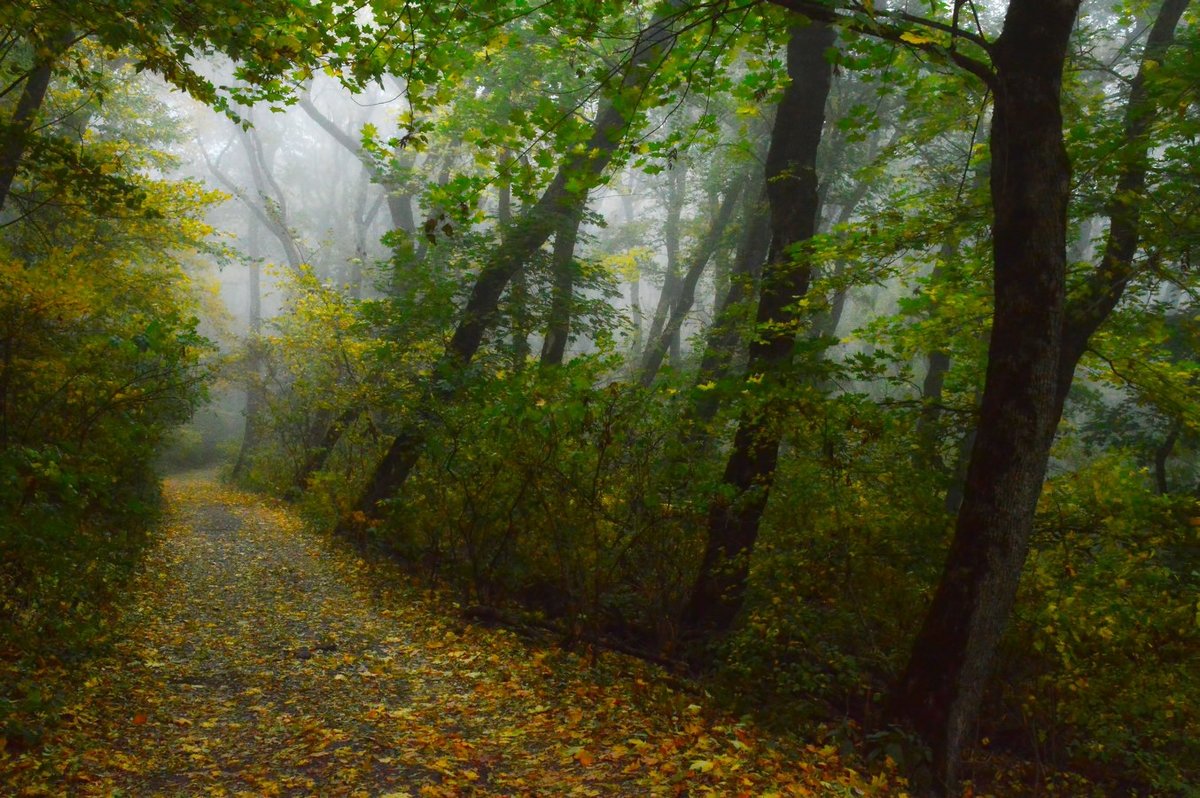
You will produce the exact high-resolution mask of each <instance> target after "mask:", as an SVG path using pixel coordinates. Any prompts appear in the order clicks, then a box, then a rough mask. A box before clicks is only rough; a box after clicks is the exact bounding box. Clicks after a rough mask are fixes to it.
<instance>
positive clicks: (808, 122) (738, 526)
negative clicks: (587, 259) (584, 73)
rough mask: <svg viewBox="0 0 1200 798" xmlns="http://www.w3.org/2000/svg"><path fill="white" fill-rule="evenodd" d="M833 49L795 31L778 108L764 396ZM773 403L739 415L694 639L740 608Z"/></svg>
mask: <svg viewBox="0 0 1200 798" xmlns="http://www.w3.org/2000/svg"><path fill="white" fill-rule="evenodd" d="M833 43H834V31H833V28H831V27H830V26H828V25H826V24H824V23H821V22H816V21H814V22H811V23H809V24H808V25H806V26H804V27H797V28H794V29H793V30H792V34H791V39H790V40H789V42H788V49H787V58H788V75H789V76H790V77H791V79H792V83H791V85H790V86H789V87H788V89H787V91H786V92H785V93H784V96H783V99H782V100H781V101H780V104H779V110H778V113H777V116H776V118H775V128H774V131H773V133H772V138H771V148H770V151H769V152H768V154H767V164H766V178H767V196H768V198H769V200H770V207H771V228H772V234H773V235H772V241H771V250H770V255H769V258H768V261H767V267H766V269H765V270H764V273H763V279H762V289H761V294H760V297H759V302H758V314H757V319H756V320H757V322H758V327H759V331H760V334H759V337H757V338H756V339H755V340H754V341H752V342H751V344H750V363H749V372H750V373H751V374H755V375H762V377H763V382H764V387H765V388H767V389H771V388H774V387H778V386H779V385H781V384H782V383H783V382H784V380H785V379H786V372H787V371H788V370H789V369H788V367H789V365H790V362H791V358H792V353H793V351H794V349H795V343H796V334H797V330H796V326H797V323H798V321H799V318H798V316H797V313H796V309H795V303H796V301H797V300H798V299H800V298H801V297H803V296H804V294H805V293H806V292H807V291H808V287H809V283H810V280H811V276H812V265H811V262H810V261H809V260H808V258H807V256H806V255H805V254H804V253H803V252H799V251H797V247H796V245H798V244H802V243H803V242H805V241H807V240H808V239H810V238H812V236H813V234H814V233H815V232H816V227H817V205H818V197H817V170H816V162H817V148H818V146H819V145H820V143H821V132H822V128H823V127H824V120H825V102H826V100H827V99H828V97H829V88H830V83H831V81H832V74H833V69H832V66H831V64H830V61H829V59H828V58H826V56H825V51H826V50H828V49H829V48H830V47H832V46H833ZM769 405H770V402H769V401H768V407H765V408H760V409H758V410H748V411H746V412H745V413H743V415H742V418H741V420H740V422H739V424H738V430H737V434H736V435H735V437H734V443H733V451H732V452H731V454H730V457H729V460H728V462H727V464H726V466H725V475H724V479H723V481H724V485H725V487H726V488H727V491H728V494H727V495H722V496H720V497H718V498H715V499H714V500H713V502H712V505H711V506H710V508H709V515H708V537H707V542H706V547H705V551H704V559H703V562H702V563H701V566H700V574H699V576H698V577H697V579H696V584H695V586H694V588H693V590H692V595H691V597H690V599H689V601H688V605H687V607H686V608H685V610H684V615H683V619H682V620H683V625H684V628H685V629H687V630H688V631H689V632H690V633H692V634H694V635H711V634H720V633H723V632H726V631H728V629H729V628H730V627H731V626H732V625H733V621H734V618H735V617H736V615H737V612H738V610H739V609H740V608H741V605H742V599H743V597H744V595H745V590H746V579H747V576H748V575H749V566H750V555H751V553H752V551H753V548H754V544H755V541H756V540H757V537H758V525H759V521H760V519H761V518H762V512H763V508H764V507H765V506H766V501H767V495H768V492H769V491H770V487H771V482H772V480H773V479H774V476H775V465H776V462H777V460H778V457H779V440H780V437H779V433H778V431H777V429H776V428H775V427H774V426H773V425H772V424H770V423H769V416H770V415H771V413H772V409H771V408H770V407H769Z"/></svg>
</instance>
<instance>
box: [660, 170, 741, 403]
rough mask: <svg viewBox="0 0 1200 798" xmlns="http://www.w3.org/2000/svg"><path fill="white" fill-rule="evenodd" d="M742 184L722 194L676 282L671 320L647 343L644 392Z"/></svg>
mask: <svg viewBox="0 0 1200 798" xmlns="http://www.w3.org/2000/svg"><path fill="white" fill-rule="evenodd" d="M743 182H744V181H742V180H738V181H737V182H736V183H735V184H734V185H731V186H730V187H729V188H727V189H726V190H725V198H724V200H722V202H721V205H720V207H719V208H717V209H716V211H715V213H714V214H713V218H712V222H711V224H710V225H709V228H708V233H707V234H706V235H705V236H704V240H703V241H701V242H700V244H699V246H698V247H697V248H696V251H695V252H693V253H692V260H691V263H690V264H689V265H688V269H687V271H686V272H685V273H684V275H683V277H682V279H681V280H680V281H679V286H678V288H677V290H676V296H675V302H674V304H673V305H672V307H671V317H670V319H668V321H667V323H666V325H665V326H664V327H663V329H662V332H661V333H659V336H658V339H657V340H651V341H650V344H649V346H648V347H647V348H646V352H645V354H644V355H643V357H642V376H641V380H640V382H641V383H642V385H643V386H645V387H647V388H648V387H650V386H651V385H652V384H653V383H654V378H655V377H656V376H657V375H658V369H659V367H660V366H661V365H662V361H663V358H664V357H666V355H667V352H668V351H669V350H670V348H671V346H672V344H673V342H676V341H678V340H679V331H680V329H682V327H683V320H684V317H685V316H687V314H688V313H689V312H691V310H692V304H693V303H694V302H695V301H696V285H697V284H698V283H699V282H700V276H701V275H702V274H703V273H704V269H705V268H706V267H707V266H708V262H709V261H710V260H712V257H713V253H715V252H716V251H717V247H718V245H720V243H721V237H722V236H723V235H724V234H725V227H726V226H727V225H728V224H729V219H730V218H731V217H732V216H733V209H734V208H735V207H737V203H738V200H739V199H741V196H742V184H743Z"/></svg>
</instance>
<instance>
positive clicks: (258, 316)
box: [233, 216, 265, 481]
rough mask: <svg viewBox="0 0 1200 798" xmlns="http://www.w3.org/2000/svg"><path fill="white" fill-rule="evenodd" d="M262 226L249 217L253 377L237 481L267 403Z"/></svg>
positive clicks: (236, 465) (249, 382)
mask: <svg viewBox="0 0 1200 798" xmlns="http://www.w3.org/2000/svg"><path fill="white" fill-rule="evenodd" d="M261 236H262V226H261V223H260V220H259V219H258V217H256V216H251V217H250V229H249V230H248V231H247V236H246V238H247V241H246V244H247V246H246V250H247V254H248V255H249V256H250V263H249V269H250V274H249V286H248V288H247V289H246V293H247V294H249V300H250V301H249V307H248V308H247V312H246V315H247V326H248V327H249V331H250V336H249V337H250V342H249V346H248V351H247V353H246V369H247V371H248V372H249V374H250V376H249V378H248V379H247V380H246V408H245V416H246V422H245V427H244V428H243V430H242V445H241V446H240V447H238V456H237V460H236V461H234V464H233V479H234V481H238V480H241V479H243V478H245V476H246V471H247V469H249V467H250V455H251V454H252V453H253V452H254V450H255V449H256V448H258V441H259V438H260V437H261V431H260V427H261V425H262V407H263V405H264V404H265V402H264V401H263V396H262V385H261V383H260V380H259V377H260V374H261V371H262V357H261V355H260V345H261V341H260V335H261V334H262V261H261V259H260V258H259V247H260V246H261Z"/></svg>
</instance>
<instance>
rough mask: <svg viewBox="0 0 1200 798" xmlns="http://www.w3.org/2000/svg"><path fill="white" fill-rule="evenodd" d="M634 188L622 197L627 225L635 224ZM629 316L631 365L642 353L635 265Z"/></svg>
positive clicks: (638, 280) (639, 282)
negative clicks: (631, 332)
mask: <svg viewBox="0 0 1200 798" xmlns="http://www.w3.org/2000/svg"><path fill="white" fill-rule="evenodd" d="M632 191H633V189H632V187H630V193H629V194H622V195H621V207H622V208H624V210H625V224H633V219H634V210H633V196H632ZM629 315H630V321H631V322H632V324H633V338H632V340H631V341H630V343H629V363H631V364H632V363H633V362H635V361H636V359H637V356H638V353H639V352H641V351H642V324H643V322H644V320H643V319H642V278H641V272H640V270H639V269H638V268H637V266H636V264H635V265H634V272H633V278H632V279H631V280H630V281H629Z"/></svg>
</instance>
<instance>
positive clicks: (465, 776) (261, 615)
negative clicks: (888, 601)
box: [0, 475, 897, 796]
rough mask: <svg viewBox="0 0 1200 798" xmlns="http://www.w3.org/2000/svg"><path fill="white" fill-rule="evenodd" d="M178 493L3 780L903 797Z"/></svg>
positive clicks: (347, 791)
mask: <svg viewBox="0 0 1200 798" xmlns="http://www.w3.org/2000/svg"><path fill="white" fill-rule="evenodd" d="M166 495H167V502H168V508H169V510H168V514H167V517H166V519H165V521H164V524H163V534H162V536H161V539H160V541H159V542H158V543H157V544H156V546H155V548H154V549H153V550H152V551H151V552H150V554H149V556H148V558H147V563H146V566H145V567H144V568H143V570H142V572H141V573H140V575H139V576H138V577H137V579H136V580H135V581H134V583H133V584H132V585H131V587H130V593H129V596H128V602H129V607H128V609H127V610H126V615H125V618H124V621H123V624H122V628H123V629H125V632H124V636H123V637H122V639H121V640H120V641H119V642H118V643H117V644H116V646H115V647H114V650H113V652H112V653H111V655H109V656H107V657H105V658H103V659H100V660H93V661H90V662H88V663H85V664H84V665H83V666H82V667H81V673H79V674H78V682H79V686H78V689H77V690H76V691H75V692H76V693H77V695H74V696H73V700H72V702H71V706H70V707H69V708H68V711H67V713H66V715H65V717H64V721H63V723H62V725H61V728H60V729H59V730H58V731H57V732H56V733H55V735H54V736H53V738H52V739H50V740H49V741H48V742H47V743H46V744H45V745H44V746H42V747H41V748H39V749H36V750H32V751H26V752H21V753H16V752H12V751H8V752H3V751H0V794H2V795H10V794H11V795H132V796H149V795H251V796H258V795H265V796H273V795H353V796H360V795H361V796H403V795H412V796H418V795H473V794H478V795H593V796H608V795H670V794H690V795H700V794H713V795H738V794H746V795H765V794H771V793H777V794H785V795H787V794H793V795H852V794H853V795H863V794H893V795H894V794H897V793H895V792H889V791H888V790H887V788H886V786H885V784H884V783H882V782H881V781H878V780H877V781H876V782H875V784H874V785H872V784H871V779H870V778H869V777H865V776H861V775H859V774H856V773H854V772H853V771H849V770H846V769H845V768H844V767H843V766H842V765H841V764H840V763H839V762H838V760H837V758H836V756H835V755H834V754H833V751H832V748H818V747H815V746H808V747H807V748H799V749H792V750H789V747H788V746H781V745H779V744H778V743H777V741H766V740H763V739H761V738H760V737H759V736H758V735H757V734H756V733H755V732H754V731H753V730H751V729H749V728H746V727H744V726H742V725H741V724H738V723H735V722H734V721H732V720H730V719H728V718H724V717H722V716H721V715H720V714H715V713H710V712H708V711H706V710H704V709H702V708H701V707H700V706H698V705H696V704H694V703H693V700H694V699H693V698H691V697H687V696H681V695H676V694H673V693H671V692H670V691H669V689H667V688H665V687H662V686H660V685H657V684H656V682H655V679H654V675H653V673H652V672H651V671H649V670H648V669H646V668H644V667H643V666H641V665H640V664H639V663H635V662H629V661H626V660H623V659H617V658H603V659H602V660H601V664H600V666H599V667H588V666H586V665H585V664H584V663H582V662H581V661H580V660H579V659H578V658H576V657H574V656H572V655H569V654H564V653H562V652H558V651H555V650H537V649H530V648H528V647H527V646H526V645H525V644H523V643H522V642H521V641H519V640H517V639H516V638H515V637H514V636H512V635H511V634H508V633H505V632H503V631H497V630H488V629H481V628H478V627H472V626H468V625H465V624H463V623H462V622H460V621H458V620H457V619H456V618H454V617H453V615H452V614H449V613H447V612H446V608H445V607H444V606H441V607H439V606H437V605H436V604H432V605H431V604H430V603H429V602H427V601H425V600H424V599H423V598H422V595H423V594H422V593H421V592H420V591H418V590H415V589H414V588H412V587H411V586H408V585H406V584H405V582H404V580H402V579H401V578H399V577H398V575H395V574H379V573H378V572H377V571H376V570H375V569H371V568H369V567H367V566H366V564H365V563H363V562H362V561H361V560H360V559H358V558H357V557H355V556H354V555H353V553H352V552H351V551H350V550H348V549H347V548H346V547H344V546H342V545H340V544H338V543H337V542H335V541H329V540H326V539H323V538H321V537H319V536H316V535H313V534H311V533H309V532H307V531H306V530H304V529H303V528H302V526H301V524H300V523H299V522H298V521H297V519H296V518H295V517H294V516H293V515H292V514H291V513H290V512H289V511H288V510H286V509H284V508H281V507H279V506H275V505H272V504H269V503H267V502H264V501H263V500H261V499H259V498H256V497H253V496H249V495H246V494H242V493H237V492H233V491H230V490H228V489H226V488H223V487H221V486H219V485H218V484H217V483H215V482H213V481H212V480H211V479H208V478H206V477H204V476H203V475H199V476H192V477H180V478H175V479H171V480H168V482H167V484H166ZM389 585H391V586H394V587H387V586H389ZM852 788H858V790H859V791H852Z"/></svg>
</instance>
